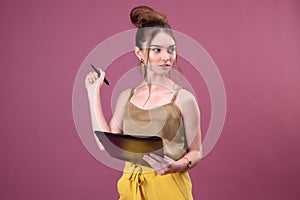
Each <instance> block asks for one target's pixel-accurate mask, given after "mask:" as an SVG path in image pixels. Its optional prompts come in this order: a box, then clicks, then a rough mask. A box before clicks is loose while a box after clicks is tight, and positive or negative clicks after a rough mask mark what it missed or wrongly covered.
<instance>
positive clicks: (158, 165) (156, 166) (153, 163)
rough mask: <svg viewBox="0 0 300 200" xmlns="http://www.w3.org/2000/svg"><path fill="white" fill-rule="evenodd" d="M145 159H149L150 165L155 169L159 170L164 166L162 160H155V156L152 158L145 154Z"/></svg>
mask: <svg viewBox="0 0 300 200" xmlns="http://www.w3.org/2000/svg"><path fill="white" fill-rule="evenodd" d="M143 159H144V160H145V161H147V163H149V165H150V166H151V167H152V168H153V169H154V170H155V171H159V170H160V169H161V168H162V165H161V163H160V162H158V161H157V160H155V159H154V158H152V157H151V156H149V155H144V156H143Z"/></svg>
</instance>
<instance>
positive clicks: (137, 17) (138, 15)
mask: <svg viewBox="0 0 300 200" xmlns="http://www.w3.org/2000/svg"><path fill="white" fill-rule="evenodd" d="M130 19H131V22H132V23H133V24H134V25H135V26H136V27H137V28H141V27H143V24H145V23H147V22H150V21H155V22H163V23H166V24H167V23H168V19H167V17H166V15H164V14H162V13H159V12H157V11H155V10H153V9H152V8H150V7H148V6H138V7H135V8H133V9H132V10H131V12H130Z"/></svg>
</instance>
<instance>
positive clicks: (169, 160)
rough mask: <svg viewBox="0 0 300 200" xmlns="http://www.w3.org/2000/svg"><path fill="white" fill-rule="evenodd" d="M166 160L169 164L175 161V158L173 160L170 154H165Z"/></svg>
mask: <svg viewBox="0 0 300 200" xmlns="http://www.w3.org/2000/svg"><path fill="white" fill-rule="evenodd" d="M164 160H165V161H167V162H168V163H169V164H172V163H174V162H175V160H173V159H172V158H170V157H169V156H167V155H165V156H164Z"/></svg>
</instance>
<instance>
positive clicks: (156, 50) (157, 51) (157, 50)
mask: <svg viewBox="0 0 300 200" xmlns="http://www.w3.org/2000/svg"><path fill="white" fill-rule="evenodd" d="M152 50H153V51H154V52H155V53H159V52H160V51H161V49H160V48H153V49H152Z"/></svg>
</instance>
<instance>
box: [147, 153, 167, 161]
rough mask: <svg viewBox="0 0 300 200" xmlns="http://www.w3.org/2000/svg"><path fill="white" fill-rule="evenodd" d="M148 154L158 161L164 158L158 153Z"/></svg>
mask: <svg viewBox="0 0 300 200" xmlns="http://www.w3.org/2000/svg"><path fill="white" fill-rule="evenodd" d="M149 155H150V156H151V157H152V158H154V159H155V160H157V161H159V162H163V160H164V158H163V157H161V156H158V155H156V154H154V153H150V154H149Z"/></svg>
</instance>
